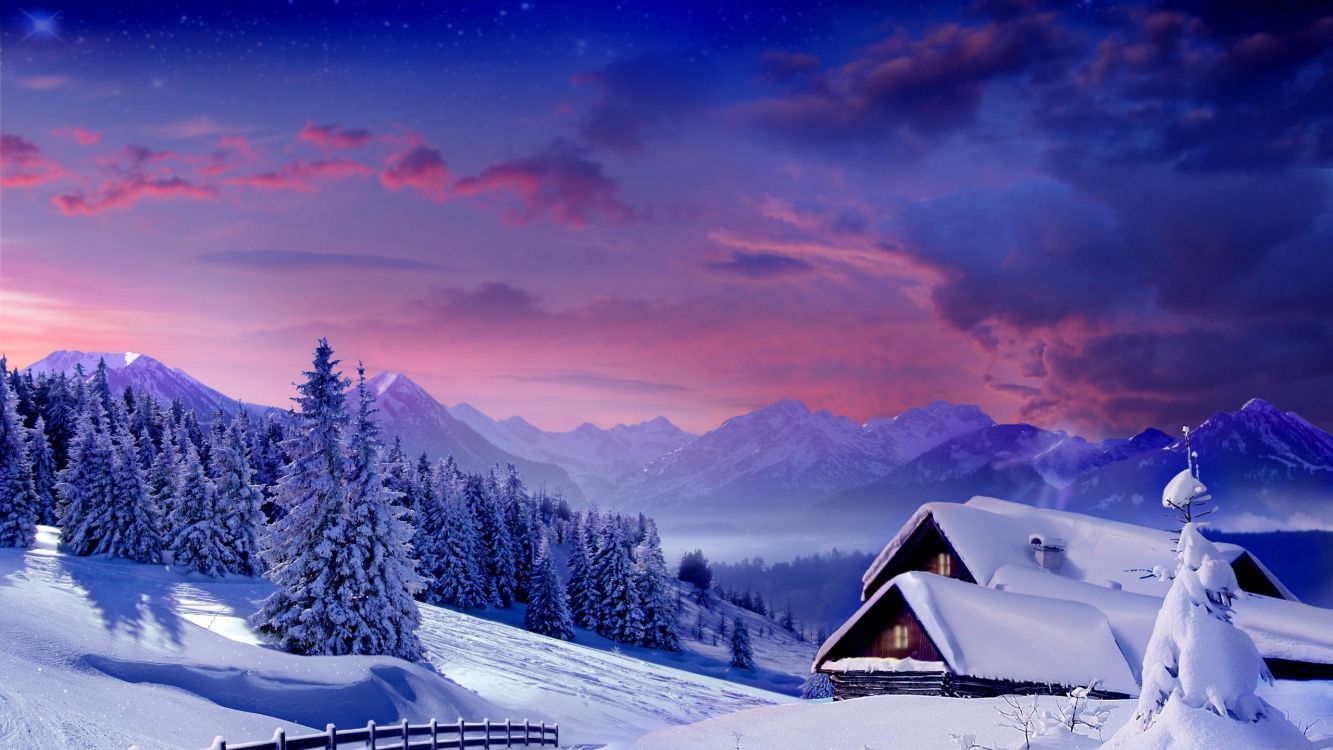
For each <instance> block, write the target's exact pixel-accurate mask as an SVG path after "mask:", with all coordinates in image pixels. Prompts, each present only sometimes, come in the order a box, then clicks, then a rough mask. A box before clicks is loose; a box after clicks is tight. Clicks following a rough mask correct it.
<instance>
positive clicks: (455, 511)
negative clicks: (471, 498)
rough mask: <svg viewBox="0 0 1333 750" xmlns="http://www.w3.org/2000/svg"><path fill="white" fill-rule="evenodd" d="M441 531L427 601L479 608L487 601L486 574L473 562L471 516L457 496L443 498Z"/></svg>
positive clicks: (474, 544)
mask: <svg viewBox="0 0 1333 750" xmlns="http://www.w3.org/2000/svg"><path fill="white" fill-rule="evenodd" d="M440 502H441V504H442V506H443V508H442V511H443V528H442V529H441V533H440V545H439V548H438V549H439V552H438V554H437V555H436V557H435V570H434V571H432V573H433V580H432V581H431V582H430V587H431V588H430V598H429V599H428V601H430V602H431V603H433V604H441V605H445V606H450V607H458V608H460V609H482V608H484V607H485V606H486V605H487V604H488V603H489V601H490V595H489V592H488V591H487V588H486V574H485V573H484V572H483V571H482V566H481V563H480V562H479V560H478V559H477V555H478V549H479V547H480V544H479V542H478V540H477V531H476V529H475V528H474V527H473V526H472V513H471V512H470V511H469V510H468V507H467V504H466V503H465V502H464V501H463V499H462V498H461V497H443V498H441V499H440Z"/></svg>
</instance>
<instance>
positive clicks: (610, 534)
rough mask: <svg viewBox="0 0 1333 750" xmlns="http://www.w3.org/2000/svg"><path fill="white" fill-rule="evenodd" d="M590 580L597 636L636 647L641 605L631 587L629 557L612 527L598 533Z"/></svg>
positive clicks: (608, 525) (641, 634)
mask: <svg viewBox="0 0 1333 750" xmlns="http://www.w3.org/2000/svg"><path fill="white" fill-rule="evenodd" d="M592 580H593V587H594V590H595V592H596V601H597V616H596V618H597V619H596V624H595V628H596V630H597V632H598V633H599V634H600V635H602V636H604V637H606V638H608V639H610V640H613V641H616V642H618V643H638V642H639V641H640V639H641V638H642V637H643V609H642V602H640V601H639V592H638V590H637V589H636V588H635V586H634V570H633V565H632V563H631V561H630V554H629V551H628V550H627V549H626V546H625V542H624V541H623V540H622V539H621V533H620V529H619V526H618V525H617V524H616V523H613V522H608V523H607V524H606V527H605V528H604V529H603V530H602V537H601V543H600V544H598V545H597V553H596V557H594V558H593V560H592Z"/></svg>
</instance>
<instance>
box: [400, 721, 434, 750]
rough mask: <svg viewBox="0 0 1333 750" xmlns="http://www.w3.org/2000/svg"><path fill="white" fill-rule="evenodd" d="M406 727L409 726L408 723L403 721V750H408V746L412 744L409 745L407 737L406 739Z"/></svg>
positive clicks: (432, 749)
mask: <svg viewBox="0 0 1333 750" xmlns="http://www.w3.org/2000/svg"><path fill="white" fill-rule="evenodd" d="M408 726H409V725H408V723H407V719H403V750H409V747H410V745H411V744H412V743H410V742H408V741H407V737H408V733H407V729H408ZM431 750H435V749H434V748H431Z"/></svg>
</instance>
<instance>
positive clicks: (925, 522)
mask: <svg viewBox="0 0 1333 750" xmlns="http://www.w3.org/2000/svg"><path fill="white" fill-rule="evenodd" d="M1217 546H1218V548H1219V549H1220V550H1221V551H1222V552H1223V553H1224V554H1227V555H1228V556H1229V557H1230V560H1231V566H1232V569H1233V570H1234V571H1235V573H1236V578H1237V582H1238V584H1239V585H1240V587H1241V588H1242V589H1243V590H1245V591H1247V592H1249V593H1251V594H1254V596H1250V597H1245V598H1244V599H1242V600H1240V601H1239V602H1238V603H1237V611H1236V623H1237V625H1238V626H1239V627H1241V629H1243V630H1245V631H1246V632H1247V633H1249V634H1250V636H1251V637H1252V638H1253V639H1254V641H1255V645H1256V646H1257V647H1258V648H1259V651H1260V653H1261V654H1262V655H1263V656H1264V658H1265V660H1266V661H1267V663H1268V665H1269V668H1270V670H1271V671H1272V672H1273V674H1274V676H1276V677H1278V678H1280V679H1329V678H1333V611H1330V610H1325V609H1320V608H1317V607H1311V606H1308V605H1305V604H1302V603H1300V602H1299V601H1297V599H1296V597H1295V596H1294V595H1292V593H1291V592H1290V591H1289V590H1288V589H1287V588H1286V587H1285V586H1283V585H1282V582H1281V581H1280V580H1278V579H1277V577H1276V576H1274V575H1273V574H1272V572H1271V571H1269V570H1268V569H1267V568H1266V567H1265V566H1264V565H1263V563H1262V562H1260V561H1259V559H1258V558H1256V557H1255V556H1254V555H1252V554H1251V553H1250V552H1248V551H1246V550H1245V549H1243V548H1241V547H1239V546H1236V545H1231V544H1218V545H1217ZM1174 558H1175V543H1174V539H1173V536H1172V535H1171V534H1170V533H1168V532H1164V531H1159V530H1156V529H1148V528H1143V527H1139V526H1134V525H1131V524H1125V523H1118V522H1115V521H1108V520H1105V519H1099V518H1094V517H1091V516H1086V515H1083V514H1078V513H1072V512H1067V511H1060V510H1054V509H1042V508H1033V507H1031V506H1028V505H1023V504H1020V503H1012V502H1008V501H1004V500H998V499H995V498H980V497H979V498H973V499H972V500H970V501H968V502H967V503H961V504H960V503H928V504H926V505H924V506H922V507H921V508H920V509H919V510H918V511H917V513H916V514H915V515H914V516H913V517H912V519H911V520H909V521H908V523H907V524H905V525H904V527H903V528H902V529H901V530H900V531H899V533H898V534H897V535H896V536H895V537H894V539H893V540H891V541H890V542H889V544H888V545H886V546H885V548H884V550H883V551H881V553H880V554H879V555H878V556H877V557H876V559H875V561H874V563H873V564H872V565H871V566H870V568H869V569H868V570H867V571H866V573H865V575H864V576H863V578H862V600H863V602H864V604H863V605H862V607H861V609H860V610H858V611H857V613H856V614H855V615H853V616H852V617H851V618H850V619H849V620H848V621H847V623H845V624H844V625H843V626H842V627H841V628H839V630H838V631H837V632H836V633H834V634H833V636H832V637H830V638H829V639H828V641H826V642H825V643H824V644H823V647H822V648H821V649H820V651H819V655H818V656H817V657H816V661H815V664H814V668H815V669H816V670H817V671H822V672H826V673H828V674H829V675H830V677H831V679H832V682H833V684H834V688H835V694H836V697H837V698H839V699H843V698H850V697H857V696H860V695H871V694H878V693H931V694H938V695H958V696H977V695H996V694H1000V693H1005V692H1013V693H1040V692H1051V693H1063V692H1066V691H1067V690H1068V689H1069V688H1071V687H1075V686H1080V685H1086V684H1087V681H1088V680H1090V679H1092V678H1094V677H1099V678H1100V679H1102V689H1101V692H1102V694H1106V695H1112V694H1135V693H1137V680H1138V678H1139V675H1138V672H1139V670H1140V668H1141V665H1142V657H1143V650H1144V648H1146V644H1147V639H1148V637H1149V636H1150V635H1151V632H1152V626H1153V623H1154V622H1155V619H1156V613H1157V611H1158V610H1159V609H1160V604H1161V598H1162V597H1163V596H1165V593H1166V589H1167V587H1168V585H1169V584H1168V583H1167V582H1164V581H1161V580H1158V579H1157V578H1155V577H1153V576H1151V575H1147V573H1148V572H1149V571H1151V570H1152V569H1153V568H1154V567H1157V566H1164V567H1168V568H1169V566H1170V565H1171V564H1172V563H1173V561H1174ZM1051 602H1055V603H1057V604H1059V605H1061V606H1058V607H1054V608H1052V607H1051V606H1048V604H1049V603H1051ZM1037 612H1040V613H1042V614H1041V617H1040V618H1038V617H1036V616H1035V615H1034V613H1037ZM958 618H963V619H962V620H960V619H958ZM967 620H980V621H983V622H992V623H993V622H995V621H1000V622H1003V623H1008V624H1007V625H1005V626H1004V627H1001V628H1000V629H1001V630H1004V629H1005V628H1006V627H1007V628H1008V630H1007V632H1008V636H1007V637H1005V638H998V637H987V636H985V635H984V634H981V635H978V634H975V633H973V632H972V631H973V630H974V626H972V625H971V624H969V623H968V622H967ZM1020 625H1021V626H1020ZM1093 631H1095V632H1096V633H1098V635H1097V636H1096V639H1097V641H1098V643H1096V644H1091V645H1090V644H1088V643H1086V642H1083V641H1080V639H1079V638H1078V637H1077V636H1085V637H1086V635H1087V633H1089V632H1093ZM1034 642H1040V643H1042V645H1043V649H1044V650H1045V651H1046V652H1048V653H1054V654H1056V655H1057V656H1058V657H1059V658H1057V659H1055V660H1054V661H1050V660H1047V659H1045V658H1044V657H1042V656H1041V655H1040V654H1038V655H1035V656H1034V655H1032V654H1025V651H1027V650H1028V649H1029V648H1030V646H1031V644H1033V643H1034ZM962 644H965V645H962ZM1060 644H1066V646H1065V647H1064V648H1063V649H1062V647H1061V646H1060ZM1089 648H1091V649H1092V650H1093V651H1095V652H1097V653H1098V654H1100V656H1099V657H1098V660H1097V661H1096V663H1095V664H1092V665H1090V664H1086V663H1083V662H1080V661H1078V658H1077V657H1078V653H1077V652H1080V651H1086V650H1087V649H1089ZM1034 658H1035V659H1036V663H1038V664H1041V665H1044V670H1037V671H1033V670H1032V669H1030V668H1029V665H1028V664H1026V663H1025V662H1024V659H1027V660H1032V659H1034ZM1070 660H1073V663H1070ZM1112 662H1118V664H1119V666H1116V664H1113V663H1112ZM982 664H984V665H985V666H984V668H981V667H978V665H982ZM1093 666H1095V667H1096V668H1097V670H1100V671H1102V672H1112V673H1115V674H1116V675H1118V676H1117V677H1115V678H1114V680H1112V681H1113V682H1114V683H1115V684H1114V685H1113V684H1111V682H1108V677H1107V676H1106V675H1093V674H1083V672H1086V671H1089V670H1091V669H1092V667H1093ZM1066 667H1068V668H1066ZM1122 668H1123V670H1124V672H1123V673H1122V671H1121V670H1122ZM1071 669H1072V671H1071ZM1080 670H1082V671H1080ZM1093 671H1096V670H1093ZM1124 674H1128V675H1130V678H1129V680H1128V682H1126V681H1125V680H1123V679H1122V678H1123V676H1124Z"/></svg>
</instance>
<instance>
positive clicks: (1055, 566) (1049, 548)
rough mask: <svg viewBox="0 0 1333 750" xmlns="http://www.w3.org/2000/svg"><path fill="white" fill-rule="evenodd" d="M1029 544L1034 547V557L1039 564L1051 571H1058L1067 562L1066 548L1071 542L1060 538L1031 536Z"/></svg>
mask: <svg viewBox="0 0 1333 750" xmlns="http://www.w3.org/2000/svg"><path fill="white" fill-rule="evenodd" d="M1028 544H1029V545H1030V546H1031V547H1032V557H1033V559H1034V560H1036V561H1037V564H1038V565H1040V566H1041V567H1043V568H1045V569H1046V570H1049V571H1052V572H1054V571H1057V570H1059V569H1060V565H1061V564H1062V563H1063V562H1064V560H1065V548H1066V547H1068V546H1069V542H1066V541H1065V540H1063V539H1060V538H1058V537H1053V536H1051V537H1044V536H1042V535H1041V534H1030V535H1029V536H1028Z"/></svg>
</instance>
